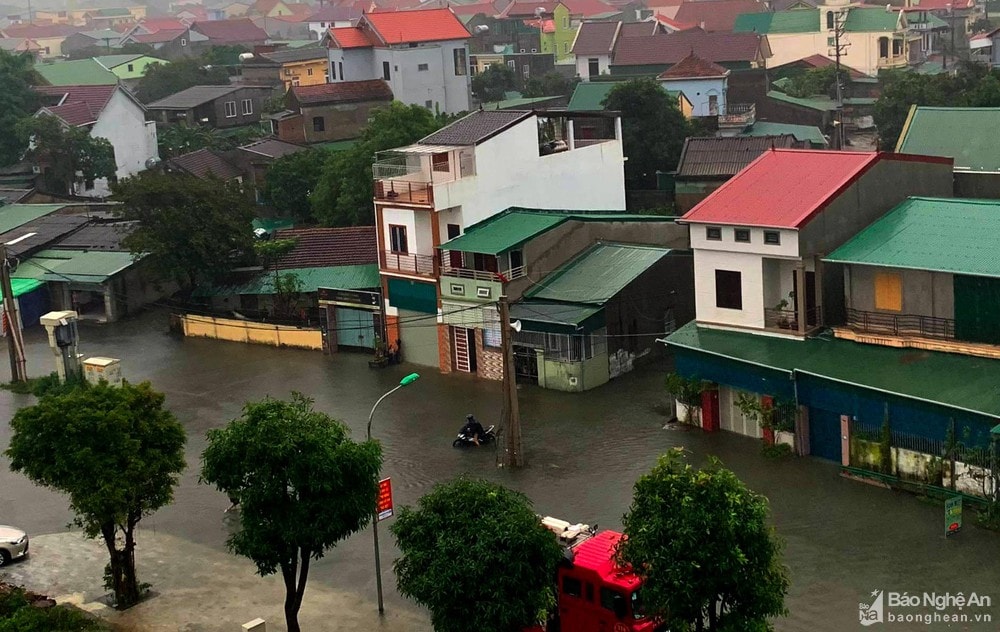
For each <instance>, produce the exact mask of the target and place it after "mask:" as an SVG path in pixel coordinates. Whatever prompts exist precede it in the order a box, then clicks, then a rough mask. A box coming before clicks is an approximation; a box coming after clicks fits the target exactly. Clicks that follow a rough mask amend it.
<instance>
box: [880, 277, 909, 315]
mask: <svg viewBox="0 0 1000 632" xmlns="http://www.w3.org/2000/svg"><path fill="white" fill-rule="evenodd" d="M875 309H881V310H885V311H889V312H900V311H903V282H902V279H901V278H900V276H899V275H898V274H896V273H895V272H876V273H875Z"/></svg>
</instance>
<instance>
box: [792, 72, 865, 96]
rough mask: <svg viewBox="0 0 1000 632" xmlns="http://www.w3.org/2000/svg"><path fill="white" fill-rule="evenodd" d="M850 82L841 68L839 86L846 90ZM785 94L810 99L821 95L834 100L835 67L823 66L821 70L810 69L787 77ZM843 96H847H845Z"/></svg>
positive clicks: (848, 74) (835, 88)
mask: <svg viewBox="0 0 1000 632" xmlns="http://www.w3.org/2000/svg"><path fill="white" fill-rule="evenodd" d="M850 80H851V76H850V73H849V72H848V71H847V70H845V69H843V68H841V70H840V85H841V87H842V88H846V87H847V85H848V84H849V82H850ZM785 94H788V95H790V96H793V97H802V98H805V97H811V96H815V95H823V96H826V97H830V98H831V99H832V98H835V97H836V96H837V67H836V66H833V65H831V66H824V67H822V68H810V69H808V70H806V71H804V72H799V73H797V74H795V75H793V76H790V77H789V80H788V86H787V87H786V88H785ZM845 96H847V95H846V94H845Z"/></svg>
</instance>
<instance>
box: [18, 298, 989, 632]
mask: <svg viewBox="0 0 1000 632" xmlns="http://www.w3.org/2000/svg"><path fill="white" fill-rule="evenodd" d="M81 339H82V344H81V350H82V351H83V352H84V353H85V354H87V355H106V356H112V357H118V358H121V359H122V360H123V367H124V373H125V375H126V377H127V378H128V379H130V380H133V381H137V380H144V379H149V380H151V381H152V382H153V384H154V386H155V387H156V388H157V389H158V390H161V391H164V392H165V393H166V394H167V402H168V405H169V406H170V407H171V408H172V409H173V411H174V412H175V413H176V415H177V416H178V418H179V419H180V420H181V422H182V423H183V424H184V426H185V427H186V428H187V431H188V445H187V459H188V469H187V471H186V472H185V473H184V475H183V478H182V481H181V485H180V487H179V488H178V489H177V491H176V500H175V503H174V504H173V505H172V506H170V507H168V508H166V509H164V510H162V511H160V512H158V513H156V514H154V515H153V516H151V517H149V518H146V519H145V520H143V523H142V525H143V527H142V528H143V529H144V530H145V531H154V530H155V531H156V532H157V533H163V534H165V535H169V536H171V537H174V538H180V540H181V541H187V542H191V543H193V544H195V545H198V547H193V548H195V549H198V548H199V547H201V546H204V547H208V548H210V549H214V550H215V551H220V552H221V551H223V550H224V541H225V538H226V535H227V533H228V531H227V529H228V528H229V525H230V524H231V523H230V522H228V521H227V520H226V519H225V516H224V514H223V510H224V509H225V508H226V506H227V504H228V503H227V502H226V499H225V498H224V497H223V495H222V494H220V493H218V492H216V491H215V490H213V489H210V488H208V487H206V486H204V485H199V484H198V469H199V465H200V454H201V451H202V449H203V448H204V445H205V441H204V436H205V431H206V430H208V429H209V428H213V427H219V426H221V425H223V424H225V423H226V422H227V421H228V420H230V419H232V418H233V417H235V416H237V415H239V412H240V407H241V405H242V404H243V402H244V401H246V400H248V399H255V398H261V397H264V396H265V395H273V396H277V397H284V396H287V395H288V393H289V392H290V391H300V392H302V393H304V394H306V395H308V396H310V397H313V398H315V400H316V406H317V408H319V409H321V410H324V411H327V412H329V413H331V414H332V415H334V416H335V417H338V418H340V419H342V420H343V421H345V422H346V423H347V424H349V425H350V426H351V428H352V429H353V432H354V436H355V437H363V434H364V424H365V422H366V421H367V416H368V411H369V409H370V406H371V404H372V402H374V400H375V399H376V398H377V397H378V396H379V395H380V394H382V393H383V392H384V391H386V390H388V389H389V388H391V387H392V386H393V385H394V384H395V383H396V382H397V381H398V380H399V378H400V377H401V376H402V375H404V374H405V373H407V372H409V371H410V370H413V369H414V367H408V366H403V367H392V368H389V369H386V370H383V371H373V370H369V369H368V367H367V363H366V361H367V358H366V357H365V356H362V355H356V354H340V355H337V356H333V357H327V356H323V355H321V354H319V353H315V352H307V351H293V350H276V349H271V348H266V347H258V346H249V345H240V344H235V343H222V342H213V341H207V340H192V339H188V340H185V339H182V338H178V337H175V336H172V335H169V334H167V333H166V316H165V314H163V313H157V312H150V313H146V314H145V315H143V316H142V317H140V318H137V319H129V320H127V321H125V322H122V323H118V324H116V325H113V326H106V327H91V326H85V327H83V328H81ZM27 342H28V345H29V359H28V362H29V373H31V374H33V375H38V374H41V373H44V372H48V371H49V370H50V368H51V367H52V366H53V361H52V356H51V354H50V352H49V350H48V348H47V346H45V342H44V340H43V338H42V336H41V335H40V333H39V332H37V331H35V332H30V334H29V336H28V340H27ZM4 352H5V351H4ZM417 370H418V371H419V372H420V373H421V376H422V377H421V379H420V381H419V382H417V383H416V384H415V385H413V386H412V387H410V388H408V389H405V390H403V391H401V392H399V393H397V394H396V395H394V396H393V397H392V398H390V399H389V400H387V401H386V402H385V403H384V404H383V405H382V406H381V407H380V408H379V411H378V413H377V415H376V419H375V424H374V434H375V436H377V437H378V438H379V439H380V440H381V441H382V442H383V446H384V449H385V465H384V473H385V474H386V475H389V476H391V477H392V479H393V483H394V489H395V493H396V502H397V503H398V504H410V503H413V502H414V501H416V499H417V498H419V497H420V495H422V494H423V493H425V492H426V491H427V490H428V489H429V488H430V487H431V486H432V485H433V484H434V483H435V482H438V481H443V480H447V479H449V478H452V477H454V476H457V475H460V474H463V473H466V474H469V475H472V476H482V477H486V478H490V479H492V480H497V481H500V482H503V483H505V484H507V485H510V486H512V487H515V488H518V489H520V490H522V491H524V492H525V493H526V494H527V495H528V496H529V497H530V498H531V499H532V501H533V502H534V504H535V509H536V511H538V512H539V513H542V514H549V515H554V516H559V517H561V518H565V519H567V520H572V521H584V522H590V523H598V524H599V525H600V526H602V527H608V528H617V527H618V526H620V520H621V515H622V513H623V512H624V511H625V510H626V509H627V507H628V504H629V500H630V495H631V486H632V483H633V481H634V480H635V479H636V477H637V476H639V475H640V474H642V473H643V472H645V471H647V470H648V469H649V468H650V467H651V466H652V465H653V464H654V463H655V461H656V458H657V456H658V455H659V454H661V453H663V452H664V451H665V450H667V449H669V448H671V447H673V446H684V447H686V448H688V449H689V450H690V451H691V452H692V453H693V454H694V455H695V458H696V459H703V458H704V457H705V456H706V455H710V454H711V455H717V456H719V457H720V458H721V459H722V460H723V461H724V463H725V464H726V465H727V466H729V467H730V468H732V469H733V470H735V471H736V473H737V474H738V475H739V476H740V477H741V478H742V479H743V480H744V481H746V483H747V484H748V485H749V486H750V487H752V488H753V489H755V490H756V491H758V492H760V493H763V494H764V495H766V496H767V497H768V498H769V499H770V501H771V507H772V516H773V520H774V524H775V527H776V529H777V531H778V533H779V534H780V535H781V536H782V537H783V539H784V540H785V543H786V551H785V561H786V563H787V564H788V566H789V567H790V569H791V579H792V585H791V590H790V594H789V598H788V600H787V605H788V608H789V610H790V616H789V617H788V618H787V619H784V620H781V621H779V622H777V629H779V630H796V631H797V630H803V631H805V630H809V631H813V630H815V631H827V630H829V631H834V630H836V631H840V630H847V629H858V627H857V625H858V624H857V617H858V615H857V611H858V610H857V608H858V602H859V601H860V600H863V599H864V598H865V597H866V596H867V595H868V594H869V593H871V591H872V590H875V589H882V590H886V591H890V590H892V591H899V592H903V591H909V592H910V593H911V594H912V593H914V592H923V591H935V590H936V591H938V592H945V591H948V592H952V593H956V592H959V591H964V592H965V593H966V594H968V593H970V592H972V591H975V592H978V593H980V594H984V593H985V594H987V595H990V596H991V597H992V598H993V600H994V603H996V601H997V599H998V598H1000V593H993V592H991V591H995V590H996V586H997V585H998V579H1000V572H997V570H996V560H997V559H998V557H1000V538H998V536H997V534H994V533H990V532H987V531H983V530H981V529H978V528H976V527H975V526H973V525H972V524H971V523H972V520H971V516H970V517H967V519H966V528H965V530H964V531H963V532H962V533H961V534H959V535H958V536H957V537H954V538H952V539H947V540H946V539H945V538H944V535H943V511H942V509H941V507H940V506H939V505H935V504H930V503H925V502H922V501H921V500H919V499H917V498H914V497H911V496H907V495H903V494H899V493H895V492H889V491H885V490H881V489H877V488H874V487H869V486H866V485H861V484H858V483H853V482H849V481H845V480H842V479H840V478H839V477H838V475H837V474H838V471H837V468H836V467H835V465H834V464H832V463H830V462H826V461H821V460H818V459H813V458H803V459H787V460H783V461H771V460H768V459H765V458H763V457H761V456H760V453H759V443H758V442H756V441H753V440H750V439H746V438H744V437H737V436H733V435H729V434H725V433H717V434H712V435H708V434H704V433H702V432H701V431H700V430H687V429H685V428H677V427H675V426H671V427H670V428H669V429H664V422H665V417H663V415H662V414H661V413H659V412H657V410H658V409H659V408H660V407H661V406H662V405H663V404H665V403H666V394H665V392H664V391H663V388H662V383H663V375H664V373H665V371H666V370H667V367H666V366H665V365H664V366H654V367H649V368H647V369H645V370H642V371H639V372H637V373H634V374H630V375H627V376H625V377H623V378H620V379H617V380H614V381H613V382H611V383H610V384H608V385H606V386H603V387H601V388H598V389H596V390H593V391H589V392H587V393H582V394H563V393H557V392H553V391H543V390H540V389H535V388H523V389H522V390H521V392H520V397H521V411H522V415H523V426H524V437H525V447H526V455H527V460H528V463H529V466H528V467H527V468H525V469H524V470H522V471H516V472H511V471H502V470H497V469H496V467H495V466H494V455H493V453H492V451H488V450H481V451H474V450H467V451H461V450H455V449H453V448H452V447H451V439H452V438H453V434H454V432H455V431H456V430H457V428H458V427H459V426H460V425H461V423H462V420H463V418H464V416H465V414H466V413H475V414H476V415H477V416H478V417H479V418H480V419H481V420H482V421H483V422H484V423H496V421H497V417H498V416H499V405H500V398H499V385H498V384H496V383H492V382H485V381H478V380H472V379H463V378H461V377H458V376H448V377H444V376H441V375H439V374H438V373H437V371H436V370H435V369H432V368H418V369H417ZM4 375H6V371H4ZM29 401H30V398H28V397H25V396H17V395H13V394H10V393H8V392H5V391H4V392H0V416H2V418H3V423H2V424H0V448H6V445H7V442H8V440H9V435H10V429H9V426H8V424H7V423H6V422H7V421H8V420H9V418H10V416H11V415H12V414H13V412H14V411H15V410H16V409H17V407H18V406H21V405H24V404H26V403H28V402H29ZM70 517H71V516H70V513H69V512H68V510H67V508H66V500H65V498H64V497H62V496H60V495H58V494H55V493H53V492H50V491H48V490H44V489H39V488H36V487H34V486H33V485H31V484H30V483H29V482H28V481H27V480H26V479H24V478H23V477H22V476H20V475H17V474H13V473H11V472H10V471H9V470H8V462H7V460H6V459H3V458H0V522H2V523H6V524H13V525H17V526H19V527H21V528H24V529H25V530H27V531H28V532H29V533H30V534H31V535H32V536H40V535H43V534H50V533H57V532H61V531H65V525H66V524H67V523H68V522H69V520H70ZM141 537H142V536H141V535H140V551H139V555H140V556H141V555H142V548H141ZM383 547H384V555H383V559H391V558H392V557H394V555H395V551H394V550H393V547H392V543H391V538H386V539H384V541H383ZM40 558H41V555H40V552H38V553H36V555H35V556H34V557H33V558H32V559H31V560H29V561H28V562H27V564H44V563H45V561H44V560H43V559H40ZM163 563H176V564H178V565H183V564H184V563H185V562H184V553H183V552H181V553H180V554H179V555H178V556H177V557H176V558H174V559H173V560H170V559H169V558H167V559H166V560H165V561H164V562H163ZM240 568H243V569H246V568H247V565H241V566H240ZM383 570H384V572H385V576H384V581H385V585H386V587H387V588H388V593H387V606H386V607H387V609H389V610H395V611H400V610H404V611H407V612H408V613H413V614H416V615H418V616H419V617H421V618H422V619H425V617H424V615H423V613H422V612H421V611H420V609H419V608H417V607H416V606H415V605H414V604H412V603H410V602H407V601H406V600H404V599H402V598H401V597H399V596H398V595H397V594H396V592H395V590H394V580H393V577H392V573H391V568H390V567H389V565H387V564H386V565H384V568H383ZM247 572H249V571H247ZM311 582H315V583H316V584H317V585H321V586H322V587H323V588H324V589H332V590H336V591H344V592H348V593H356V594H357V596H358V597H359V600H358V603H360V604H361V606H360V607H361V608H365V607H370V608H371V609H372V610H373V611H374V609H375V598H374V594H375V588H374V583H375V582H374V577H373V571H372V551H371V538H370V535H369V534H368V533H362V534H358V535H356V536H355V537H353V538H351V539H350V540H348V541H347V542H345V543H343V545H342V546H340V547H338V548H337V549H336V550H334V551H332V552H331V553H330V554H329V555H328V556H327V557H326V558H324V559H323V560H322V561H321V562H320V563H318V564H316V565H315V566H314V567H313V571H312V574H311ZM200 590H203V591H210V590H211V586H210V585H202V586H201V587H200ZM308 599H309V596H308V594H307V596H306V600H307V601H308ZM246 614H247V615H248V616H247V617H246V618H247V619H249V618H252V616H253V613H252V612H247V613H246ZM998 615H1000V610H998V611H995V613H994V618H996V617H997V616H998ZM232 623H233V624H234V626H236V625H238V624H239V623H242V621H233V622H232ZM428 627H429V626H428ZM329 629H331V630H334V629H348V628H346V627H345V628H336V627H330V628H329ZM896 629H906V628H905V626H897V628H896ZM919 629H938V628H935V627H933V626H929V627H928V626H921V627H920V628H919ZM942 629H943V628H942ZM950 629H970V630H974V629H996V624H995V623H994V624H992V625H988V626H986V627H981V628H976V627H972V626H971V624H970V626H969V627H967V628H963V627H961V626H958V627H953V628H950Z"/></svg>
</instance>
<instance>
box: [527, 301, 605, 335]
mask: <svg viewBox="0 0 1000 632" xmlns="http://www.w3.org/2000/svg"><path fill="white" fill-rule="evenodd" d="M602 309H603V308H602V307H601V306H599V305H585V304H580V303H548V302H545V301H525V302H523V303H514V304H513V305H511V306H510V317H511V318H512V319H514V320H521V321H528V322H534V323H545V324H549V325H572V326H574V327H575V326H576V325H579V324H580V323H582V322H583V321H585V320H587V319H588V318H590V317H591V316H593V315H594V314H596V313H598V312H600V311H601V310H602ZM528 329H529V330H530V327H529V328H528Z"/></svg>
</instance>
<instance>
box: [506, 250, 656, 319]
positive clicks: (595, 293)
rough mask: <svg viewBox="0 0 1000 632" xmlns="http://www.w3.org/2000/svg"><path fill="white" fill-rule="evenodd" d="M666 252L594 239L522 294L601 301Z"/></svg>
mask: <svg viewBox="0 0 1000 632" xmlns="http://www.w3.org/2000/svg"><path fill="white" fill-rule="evenodd" d="M669 253H670V250H669V249H667V248H654V247H651V246H632V245H627V244H613V243H597V244H594V245H593V246H591V247H590V248H588V249H587V250H585V251H583V253H582V254H580V255H577V257H576V258H574V259H572V260H571V261H569V262H567V263H565V264H563V265H561V266H559V268H557V269H556V271H555V272H553V273H552V274H550V275H548V276H546V277H545V278H544V279H542V281H541V282H540V283H539V284H538V285H535V286H533V287H531V288H529V289H528V290H527V291H526V292H525V293H524V296H525V298H535V299H545V300H550V301H565V302H569V303H593V304H595V305H603V304H604V303H605V302H607V301H608V300H610V299H611V298H612V297H613V296H614V295H615V294H618V293H619V292H621V291H622V290H623V289H624V288H625V286H627V285H628V284H629V283H631V282H632V281H634V280H635V279H636V277H638V276H639V275H640V274H642V273H643V272H645V271H646V270H648V269H649V267H650V266H651V265H653V264H654V263H656V262H657V261H659V260H660V259H662V258H663V257H665V256H667V254H669Z"/></svg>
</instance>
